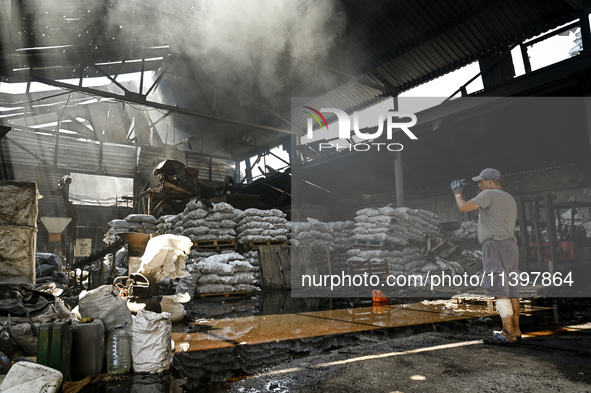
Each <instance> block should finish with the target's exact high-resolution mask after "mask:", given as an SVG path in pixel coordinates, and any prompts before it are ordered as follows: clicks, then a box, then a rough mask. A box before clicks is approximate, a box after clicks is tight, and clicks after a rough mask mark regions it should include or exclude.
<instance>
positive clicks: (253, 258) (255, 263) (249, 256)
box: [243, 250, 261, 288]
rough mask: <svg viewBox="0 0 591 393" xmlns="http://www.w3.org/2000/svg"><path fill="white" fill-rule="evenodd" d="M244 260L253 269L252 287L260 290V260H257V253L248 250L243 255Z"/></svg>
mask: <svg viewBox="0 0 591 393" xmlns="http://www.w3.org/2000/svg"><path fill="white" fill-rule="evenodd" d="M243 256H244V260H245V261H246V262H248V263H250V264H251V265H252V267H253V270H252V271H251V273H252V276H253V277H254V280H253V281H252V285H254V286H257V287H259V288H260V286H261V259H260V258H259V252H258V251H256V250H250V251H248V252H246V253H245V254H243Z"/></svg>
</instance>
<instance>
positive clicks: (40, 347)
mask: <svg viewBox="0 0 591 393" xmlns="http://www.w3.org/2000/svg"><path fill="white" fill-rule="evenodd" d="M71 353H72V324H71V322H70V321H68V322H61V321H57V322H48V323H42V324H41V325H39V341H38V344H37V363H38V364H42V365H44V366H48V367H51V368H53V369H56V370H59V371H60V372H61V373H62V375H63V376H64V380H66V381H67V380H69V376H70V360H71Z"/></svg>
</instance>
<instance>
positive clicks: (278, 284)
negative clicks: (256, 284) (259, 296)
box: [259, 245, 291, 289]
mask: <svg viewBox="0 0 591 393" xmlns="http://www.w3.org/2000/svg"><path fill="white" fill-rule="evenodd" d="M259 258H260V260H261V266H260V267H261V287H262V289H289V288H291V258H290V253H289V249H288V248H287V247H282V246H277V245H270V246H259Z"/></svg>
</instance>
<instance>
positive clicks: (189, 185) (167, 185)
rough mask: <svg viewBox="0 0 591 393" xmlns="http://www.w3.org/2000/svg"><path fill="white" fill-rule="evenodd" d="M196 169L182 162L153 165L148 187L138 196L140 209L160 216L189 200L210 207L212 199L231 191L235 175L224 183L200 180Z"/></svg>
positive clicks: (228, 177)
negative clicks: (197, 201) (198, 201)
mask: <svg viewBox="0 0 591 393" xmlns="http://www.w3.org/2000/svg"><path fill="white" fill-rule="evenodd" d="M198 177H199V170H197V169H193V168H187V167H186V166H185V165H184V164H183V163H182V162H180V161H176V160H164V161H162V162H160V163H159V164H158V165H156V167H155V168H154V171H153V172H152V176H151V177H150V183H149V185H150V186H149V187H148V188H147V189H146V190H144V191H143V192H142V194H141V195H140V203H139V212H141V213H145V214H151V215H153V216H156V217H158V216H160V215H162V214H176V213H178V212H179V211H182V209H183V207H184V206H185V204H186V203H187V202H189V201H190V200H191V199H198V200H200V201H201V202H202V203H204V204H205V205H206V206H211V201H210V200H211V198H213V197H216V196H220V195H226V194H228V193H231V192H232V189H233V186H234V178H233V177H231V176H226V178H225V179H224V182H206V181H203V180H199V179H198Z"/></svg>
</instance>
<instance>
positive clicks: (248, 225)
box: [236, 208, 289, 244]
mask: <svg viewBox="0 0 591 393" xmlns="http://www.w3.org/2000/svg"><path fill="white" fill-rule="evenodd" d="M236 214H237V216H236V221H237V225H238V226H237V227H236V237H237V239H238V243H241V244H245V243H249V242H281V241H287V235H288V233H289V228H288V224H287V220H286V219H285V217H286V215H285V213H283V212H282V211H281V210H277V209H271V210H260V209H254V208H250V209H246V210H244V211H240V210H236Z"/></svg>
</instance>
